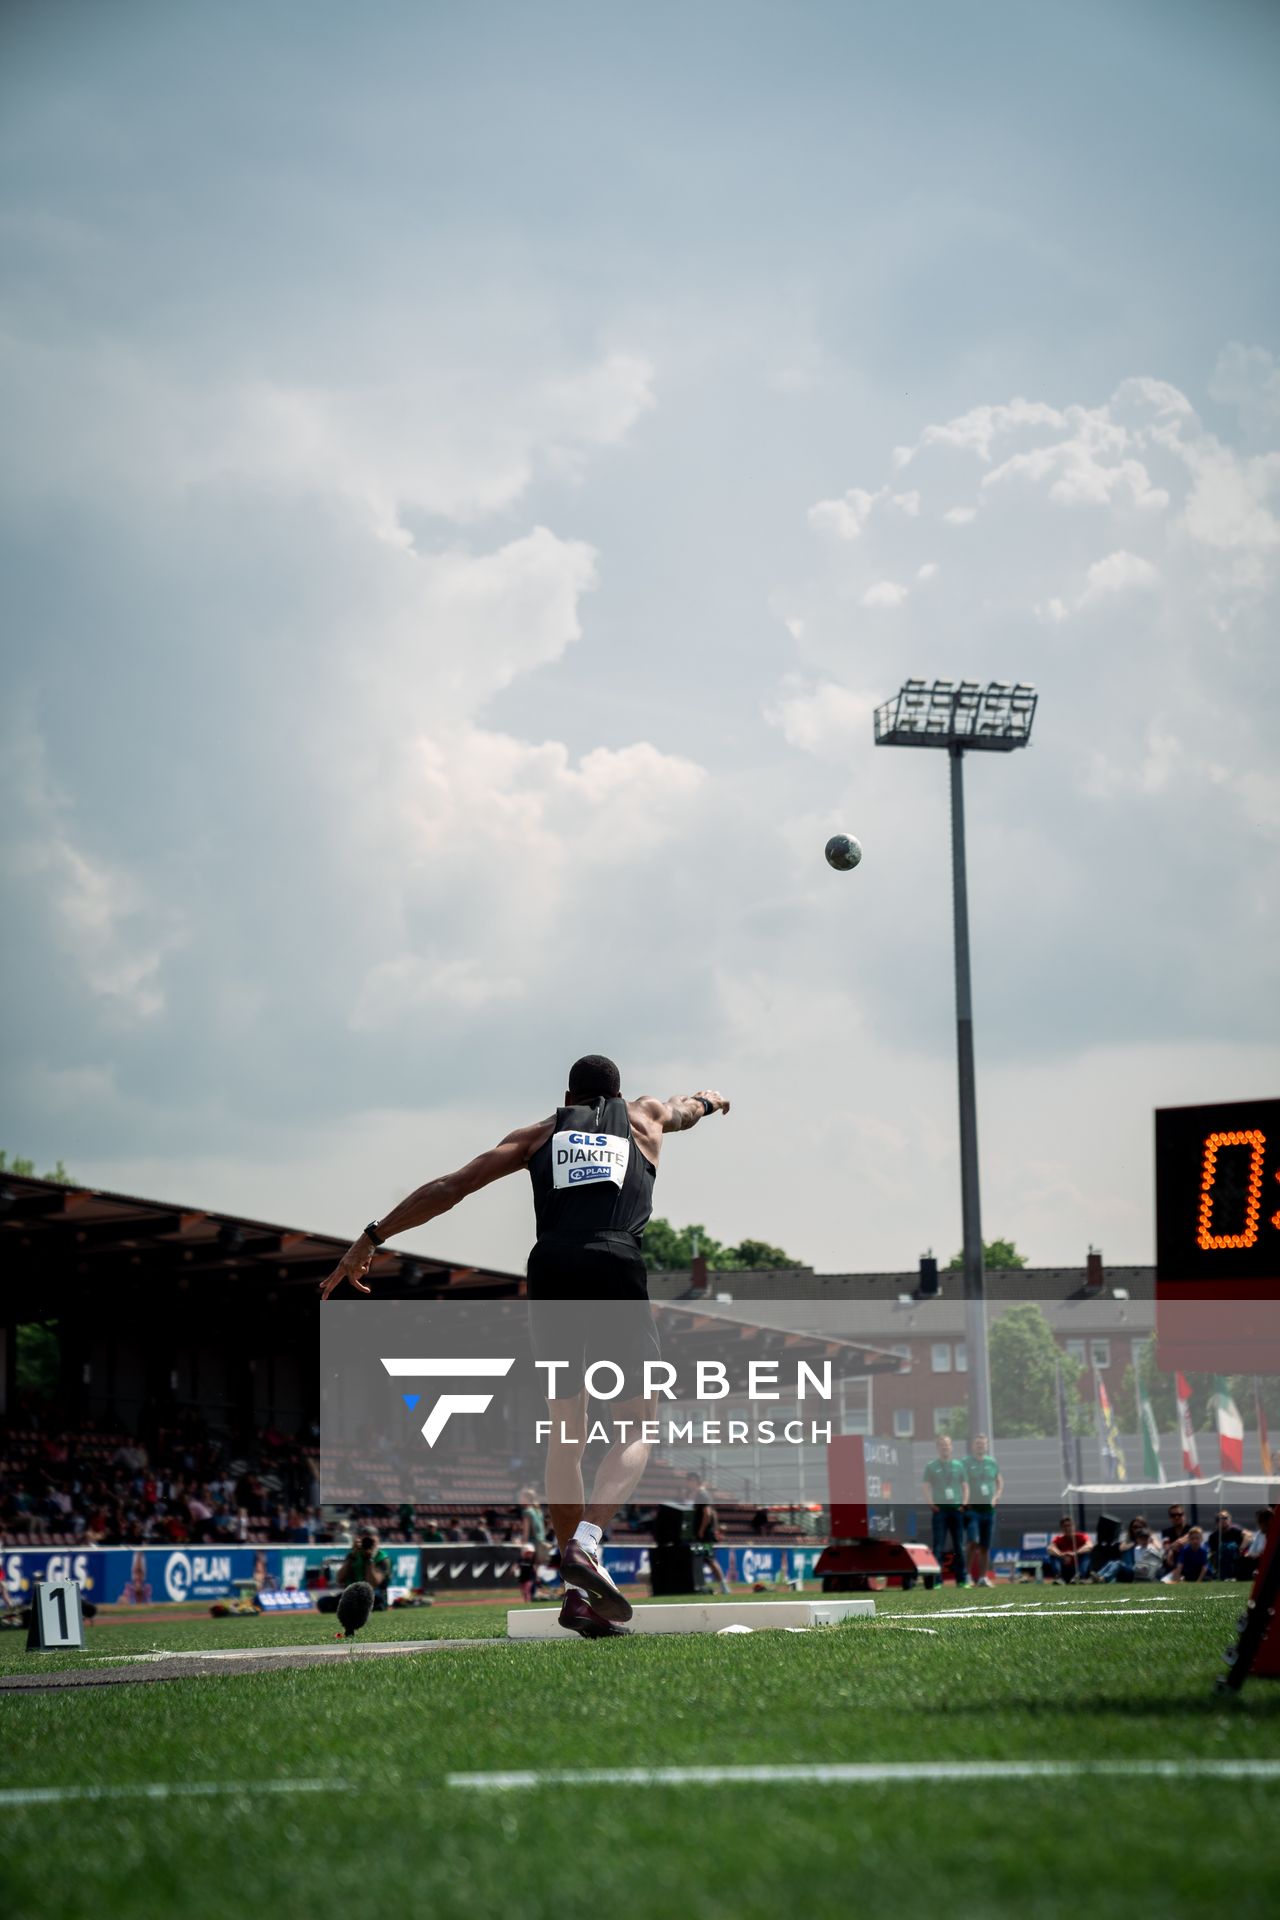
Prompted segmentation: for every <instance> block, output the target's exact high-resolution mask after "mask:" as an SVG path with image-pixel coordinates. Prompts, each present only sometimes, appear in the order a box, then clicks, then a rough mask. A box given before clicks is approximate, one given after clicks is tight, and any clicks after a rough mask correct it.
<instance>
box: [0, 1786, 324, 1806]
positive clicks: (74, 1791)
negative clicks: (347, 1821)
mask: <svg viewBox="0 0 1280 1920" xmlns="http://www.w3.org/2000/svg"><path fill="white" fill-rule="evenodd" d="M342 1791H344V1788H343V1785H342V1782H341V1781H340V1780H239V1781H237V1780H172V1781H170V1780H157V1781H153V1782H151V1783H149V1784H148V1783H146V1782H142V1783H140V1784H138V1785H137V1786H110V1787H0V1807H35V1806H55V1805H56V1804H57V1803H58V1802H59V1801H61V1800H179V1799H192V1800H208V1799H213V1798H214V1797H215V1796H216V1795H218V1794H228V1793H237V1794H243V1796H244V1797H245V1799H246V1800H253V1799H256V1798H257V1796H258V1795H259V1794H260V1793H329V1792H342Z"/></svg>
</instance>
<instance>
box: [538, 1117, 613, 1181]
mask: <svg viewBox="0 0 1280 1920" xmlns="http://www.w3.org/2000/svg"><path fill="white" fill-rule="evenodd" d="M630 1155H631V1142H630V1140H625V1139H623V1137H622V1136H621V1135H620V1134H617V1133H570V1132H569V1131H568V1130H567V1129H566V1130H565V1131H564V1132H562V1133H557V1134H553V1135H552V1138H551V1179H552V1184H553V1185H554V1186H556V1187H558V1188H561V1189H563V1188H565V1187H581V1186H585V1185H587V1184H589V1183H592V1182H595V1181H597V1180H609V1181H612V1183H613V1185H614V1186H615V1187H620V1186H621V1185H622V1183H623V1181H624V1180H625V1179H626V1177H627V1162H628V1160H629V1158H630Z"/></svg>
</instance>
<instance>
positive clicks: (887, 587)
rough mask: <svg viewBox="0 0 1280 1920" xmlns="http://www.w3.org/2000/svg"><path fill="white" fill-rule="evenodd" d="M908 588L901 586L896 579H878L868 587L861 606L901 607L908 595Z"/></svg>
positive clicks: (860, 603)
mask: <svg viewBox="0 0 1280 1920" xmlns="http://www.w3.org/2000/svg"><path fill="white" fill-rule="evenodd" d="M908 591H909V590H908V588H906V587H903V586H899V584H898V582H897V581H896V580H877V581H876V583H875V585H874V586H870V587H868V588H867V590H866V592H865V593H864V594H863V596H862V599H861V601H860V602H859V605H860V606H864V607H900V606H901V605H902V603H903V601H904V600H905V599H906V597H907V593H908Z"/></svg>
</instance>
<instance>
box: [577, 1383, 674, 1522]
mask: <svg viewBox="0 0 1280 1920" xmlns="http://www.w3.org/2000/svg"><path fill="white" fill-rule="evenodd" d="M655 1417H656V1403H655V1402H654V1401H652V1400H624V1401H623V1402H622V1404H621V1405H620V1406H616V1407H611V1408H610V1409H609V1414H608V1420H609V1424H610V1426H611V1427H613V1428H614V1430H615V1433H616V1434H617V1437H616V1438H615V1440H614V1443H613V1445H612V1446H611V1447H610V1449H609V1451H608V1453H606V1455H605V1457H604V1459H603V1460H602V1461H601V1462H600V1465H599V1467H598V1468H597V1470H596V1477H595V1482H594V1484H593V1486H592V1488H591V1503H590V1505H589V1506H588V1508H587V1511H586V1514H585V1516H584V1517H585V1518H586V1519H587V1520H590V1521H592V1522H593V1523H594V1525H596V1526H597V1527H600V1528H601V1529H602V1530H603V1529H604V1528H605V1527H607V1526H608V1524H609V1522H610V1521H611V1520H612V1519H613V1516H614V1514H615V1513H616V1512H617V1511H618V1508H619V1507H622V1506H625V1505H626V1503H627V1501H628V1500H629V1499H630V1498H631V1496H632V1494H633V1493H634V1492H635V1490H636V1488H637V1487H638V1486H639V1484H640V1481H641V1479H642V1478H643V1476H644V1470H645V1468H646V1467H647V1466H648V1464H649V1455H650V1454H651V1453H652V1451H653V1448H652V1446H651V1444H650V1442H649V1441H647V1440H646V1439H644V1437H643V1434H642V1432H641V1426H642V1423H643V1422H644V1421H646V1420H652V1419H654V1418H655ZM623 1422H628V1423H629V1425H621V1423H623ZM620 1426H621V1430H620V1431H619V1427H620Z"/></svg>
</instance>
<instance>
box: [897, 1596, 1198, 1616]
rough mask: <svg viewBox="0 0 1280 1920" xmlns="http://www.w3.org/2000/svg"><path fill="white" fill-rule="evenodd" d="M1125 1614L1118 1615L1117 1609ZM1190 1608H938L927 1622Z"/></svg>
mask: <svg viewBox="0 0 1280 1920" xmlns="http://www.w3.org/2000/svg"><path fill="white" fill-rule="evenodd" d="M1122 1607H1123V1608H1124V1612H1123V1613H1120V1609H1121V1608H1122ZM1190 1611H1191V1609H1190V1607H1169V1606H1164V1607H1162V1606H1159V1605H1157V1606H1154V1607H1135V1606H1131V1605H1129V1604H1128V1602H1126V1601H1124V1600H1121V1601H1118V1602H1116V1604H1115V1605H1113V1606H1089V1605H1087V1604H1086V1605H1083V1606H1073V1607H1050V1608H1049V1609H1047V1611H1044V1612H1042V1611H1041V1610H1040V1609H1039V1608H1038V1607H1034V1606H1031V1607H1013V1606H1007V1607H940V1608H939V1609H938V1611H937V1613H931V1614H930V1615H929V1616H928V1617H929V1619H930V1620H1062V1619H1065V1618H1067V1617H1068V1616H1070V1617H1071V1618H1072V1619H1077V1620H1078V1619H1079V1618H1080V1616H1081V1614H1095V1613H1118V1614H1120V1617H1121V1619H1122V1620H1132V1619H1133V1618H1134V1616H1135V1614H1140V1613H1190ZM908 1617H912V1618H914V1617H915V1616H908V1615H907V1614H905V1613H882V1614H881V1615H880V1619H881V1620H905V1619H907V1618H908Z"/></svg>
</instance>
